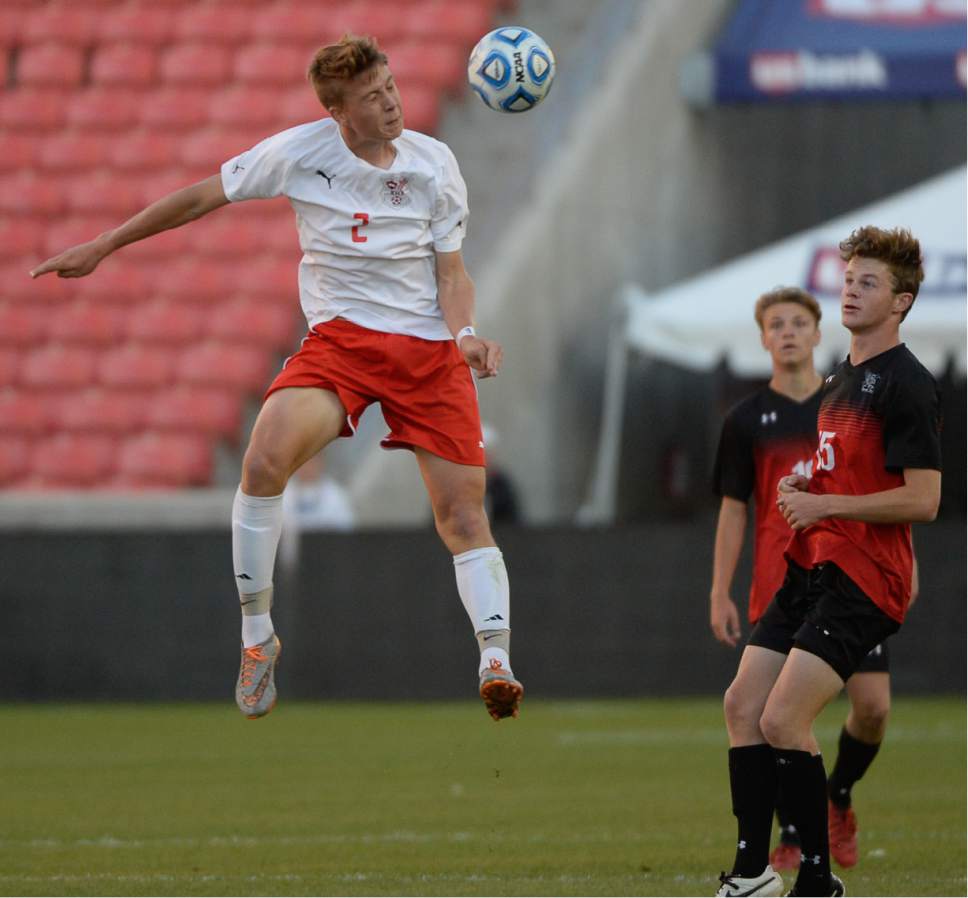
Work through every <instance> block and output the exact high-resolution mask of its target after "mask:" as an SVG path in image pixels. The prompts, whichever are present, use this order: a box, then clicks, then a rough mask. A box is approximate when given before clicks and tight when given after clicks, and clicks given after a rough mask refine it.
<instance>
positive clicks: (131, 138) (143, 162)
mask: <svg viewBox="0 0 968 898" xmlns="http://www.w3.org/2000/svg"><path fill="white" fill-rule="evenodd" d="M177 143H178V139H177V138H176V137H174V136H173V135H171V134H167V133H164V132H160V131H137V132H135V133H133V134H119V135H118V136H117V138H115V139H114V140H113V141H112V142H111V146H110V147H109V148H108V159H109V160H110V163H111V165H112V166H115V167H117V168H123V169H130V170H132V171H145V172H151V173H152V174H154V173H156V172H157V171H158V170H159V169H163V168H167V167H168V166H169V165H171V164H172V163H173V162H174V161H175V148H176V146H177Z"/></svg>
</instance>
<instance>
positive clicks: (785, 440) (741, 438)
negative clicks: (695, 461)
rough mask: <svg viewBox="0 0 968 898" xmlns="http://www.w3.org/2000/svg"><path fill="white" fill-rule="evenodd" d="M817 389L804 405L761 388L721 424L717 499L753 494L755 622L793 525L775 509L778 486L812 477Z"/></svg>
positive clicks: (775, 585)
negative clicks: (788, 477)
mask: <svg viewBox="0 0 968 898" xmlns="http://www.w3.org/2000/svg"><path fill="white" fill-rule="evenodd" d="M820 394H821V391H820V390H817V392H816V393H814V394H813V395H812V396H811V397H810V398H809V399H807V400H805V401H804V402H797V401H796V400H793V399H790V398H789V397H787V396H783V395H781V394H780V393H777V392H776V391H774V390H772V389H770V387H763V388H762V389H760V390H757V391H756V392H755V393H753V394H752V395H750V396H747V397H746V399H744V400H742V401H741V402H740V403H738V404H737V405H736V406H734V407H733V408H732V409H731V410H730V411H729V413H728V414H727V415H726V420H725V421H724V422H723V429H722V434H721V435H720V438H719V450H718V452H717V453H716V467H715V470H714V474H713V480H714V489H715V491H716V494H717V495H719V496H729V497H730V498H731V499H737V500H738V501H740V502H748V501H749V499H750V496H751V495H752V496H754V497H755V499H754V506H755V514H756V518H755V527H754V530H753V581H752V584H751V585H750V603H749V619H750V622H751V623H755V622H756V621H757V620H758V619H759V617H760V615H761V614H763V612H764V611H765V610H766V606H767V605H769V604H770V601H771V600H772V598H773V595H774V593H775V592H776V591H777V589H779V588H780V584H781V583H782V582H783V576H784V573H785V572H786V559H785V558H784V557H783V550H784V549H785V548H786V545H787V543H788V542H789V541H790V533H791V530H790V525H789V524H787V522H786V521H785V520H784V518H783V515H781V514H780V512H779V509H777V507H776V484H777V481H778V480H779V479H780V478H781V477H783V476H784V475H786V474H803V475H804V476H805V477H809V476H810V472H811V469H812V466H813V457H814V453H815V451H816V448H817V411H818V409H819V408H820Z"/></svg>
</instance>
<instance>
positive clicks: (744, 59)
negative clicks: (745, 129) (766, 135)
mask: <svg viewBox="0 0 968 898" xmlns="http://www.w3.org/2000/svg"><path fill="white" fill-rule="evenodd" d="M965 29H966V3H965V0H741V2H740V3H739V5H738V7H737V9H736V11H735V12H734V13H733V15H732V17H731V18H730V19H729V20H728V21H727V23H726V25H725V27H724V29H723V31H722V33H721V34H720V36H719V38H718V40H717V41H716V43H715V45H714V46H713V47H712V49H711V50H709V51H708V52H705V53H701V54H696V55H694V56H692V57H690V58H689V59H687V60H686V62H685V63H684V65H683V69H682V73H681V76H682V92H683V94H684V96H685V97H686V99H688V100H689V101H690V102H693V103H696V104H697V105H710V104H713V103H750V102H756V103H758V102H789V101H799V100H864V99H891V100H901V99H943V98H949V99H950V98H955V99H957V98H964V96H965V47H966V37H965V34H966V32H965Z"/></svg>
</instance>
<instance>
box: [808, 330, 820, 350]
mask: <svg viewBox="0 0 968 898" xmlns="http://www.w3.org/2000/svg"><path fill="white" fill-rule="evenodd" d="M810 345H811V346H813V347H814V348H816V347H817V346H819V345H820V328H819V327H815V328H814V329H813V341H812V342H811V344H810Z"/></svg>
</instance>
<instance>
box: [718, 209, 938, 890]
mask: <svg viewBox="0 0 968 898" xmlns="http://www.w3.org/2000/svg"><path fill="white" fill-rule="evenodd" d="M840 250H841V255H842V258H843V259H844V261H845V262H846V263H847V267H846V271H845V274H844V286H843V290H842V292H841V320H842V322H843V324H844V326H845V327H846V328H847V329H848V330H849V331H850V333H851V341H850V353H849V355H848V357H847V359H846V360H845V361H844V362H842V363H841V364H840V365H839V366H838V367H837V368H836V369H835V370H834V372H833V374H831V375H830V376H829V377H828V378H827V379H826V380H825V381H824V386H823V391H822V395H821V402H820V411H819V415H818V420H817V430H818V435H819V439H818V446H817V450H816V455H815V458H814V467H813V476H812V477H811V478H807V477H806V476H804V475H802V474H788V475H786V476H785V477H783V478H781V480H780V482H779V484H778V492H777V499H776V501H777V506H778V508H779V509H780V512H781V514H782V515H783V517H784V518H785V520H786V521H787V523H788V524H789V525H790V527H791V528H792V529H793V536H792V537H791V539H790V542H789V545H788V546H787V550H786V558H787V561H788V566H787V573H786V577H785V579H784V581H783V585H782V586H781V587H780V589H779V590H778V592H777V593H776V595H775V596H774V598H773V600H772V601H771V602H770V604H769V606H768V607H767V609H766V611H765V612H764V613H763V615H762V617H761V618H760V620H759V621H758V623H757V624H756V626H755V628H754V629H753V632H752V634H751V635H750V639H749V644H748V645H747V646H746V649H745V650H744V652H743V656H742V658H741V659H740V663H739V670H738V671H737V674H736V678H735V679H734V680H733V683H732V684H731V685H730V687H729V689H728V690H727V692H726V696H725V701H724V707H725V713H726V725H727V729H728V731H729V741H730V750H729V775H730V789H731V794H732V805H733V813H734V814H735V816H736V818H737V823H738V833H739V838H738V841H737V850H736V857H735V860H734V862H733V867H732V872H731V873H730V874H729V875H726V874H723V875H721V876H720V882H721V888H720V891H719V894H723V895H777V894H779V893H780V891H781V890H782V887H783V882H782V880H781V879H780V877H779V875H778V874H776V873H775V872H774V871H773V869H772V867H770V866H769V864H768V859H769V840H770V830H771V828H772V815H773V806H774V803H775V800H776V795H777V790H778V789H779V792H780V794H781V795H782V796H783V800H784V802H785V804H786V807H787V810H788V812H789V814H790V819H791V822H792V823H793V825H794V826H795V827H796V829H797V833H798V834H799V836H800V842H801V846H802V857H801V863H800V869H799V873H798V875H797V881H796V883H795V885H794V887H793V890H792V891H791V892H790V894H793V895H842V894H844V886H843V883H842V882H841V881H840V880H839V878H838V877H836V876H834V875H833V874H832V873H831V870H830V855H829V845H828V832H827V783H826V775H825V772H824V765H823V759H822V758H821V755H820V749H819V746H818V744H817V741H816V738H815V737H814V735H813V722H814V720H815V719H816V718H817V715H818V714H819V713H820V712H821V710H823V708H824V706H825V705H826V704H827V703H828V702H829V701H830V700H831V699H832V698H834V697H835V696H836V695H837V694H838V693H839V692H840V690H841V689H842V688H843V687H844V684H845V683H846V682H847V680H849V679H850V677H851V676H852V674H854V673H855V672H856V670H857V668H858V666H859V665H860V663H861V662H862V661H863V659H864V658H865V657H866V656H867V654H868V653H869V652H870V651H871V649H873V648H874V647H875V646H877V645H879V644H880V643H881V642H883V640H884V639H885V638H886V637H887V636H889V635H891V634H892V633H894V632H896V631H897V630H898V628H899V627H900V625H901V623H902V622H903V620H904V615H905V612H906V611H907V607H908V604H909V601H910V596H911V589H912V573H913V552H912V549H911V528H910V525H911V523H913V522H916V521H932V520H934V517H935V515H936V514H937V509H938V503H939V500H940V495H941V448H940V440H939V428H940V421H939V395H938V388H937V385H936V384H935V382H934V379H933V378H932V376H931V375H930V373H929V372H928V371H927V370H926V369H925V368H923V367H922V366H921V364H920V363H919V362H918V361H917V359H916V358H915V357H914V356H913V355H912V354H911V352H910V351H909V350H908V349H907V347H906V346H904V345H903V344H902V343H901V342H900V336H899V328H900V324H901V321H902V320H903V319H904V317H905V316H906V315H907V313H908V312H909V311H910V309H911V306H912V304H913V303H914V301H915V298H916V297H917V293H918V288H919V286H920V284H921V282H922V280H923V279H924V270H923V267H922V260H921V247H920V244H919V243H918V241H917V240H916V239H915V238H914V237H913V236H912V235H911V234H910V233H909V232H908V231H905V230H902V229H896V230H892V231H887V230H882V229H880V228H876V227H873V226H868V227H864V228H860V229H859V230H857V231H855V232H854V233H853V234H851V235H850V236H849V237H848V238H847V239H846V240H844V241H843V242H842V243H841V244H840Z"/></svg>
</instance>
